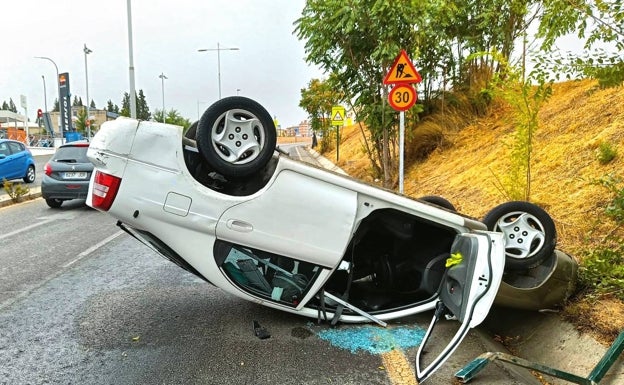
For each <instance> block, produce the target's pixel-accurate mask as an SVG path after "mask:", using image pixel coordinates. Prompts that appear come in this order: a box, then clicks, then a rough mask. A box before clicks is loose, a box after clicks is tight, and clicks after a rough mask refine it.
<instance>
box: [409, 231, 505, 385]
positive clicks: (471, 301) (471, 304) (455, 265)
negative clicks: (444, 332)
mask: <svg viewBox="0 0 624 385" xmlns="http://www.w3.org/2000/svg"><path fill="white" fill-rule="evenodd" d="M503 248H504V240H503V238H502V235H501V234H499V233H491V232H479V233H474V234H461V235H458V236H457V237H456V238H455V241H454V242H453V245H452V246H451V256H450V258H449V259H448V260H447V264H446V266H447V271H446V273H445V276H444V278H443V280H442V284H441V286H440V289H439V292H438V296H439V298H438V302H437V304H436V310H435V314H434V316H433V319H432V321H431V324H430V325H429V329H428V330H427V333H426V334H425V337H424V338H423V341H422V343H421V344H420V347H419V348H418V353H417V354H416V379H417V380H418V382H419V383H422V382H423V381H424V380H426V379H427V378H429V376H430V375H431V374H432V373H434V372H435V371H436V370H437V369H438V368H439V367H440V366H441V365H442V364H443V363H444V362H445V361H446V360H447V359H448V358H449V357H450V356H451V354H453V352H454V351H455V349H457V347H458V346H459V344H460V343H461V341H462V340H463V339H464V337H465V336H466V334H468V331H470V329H472V328H474V327H476V326H477V325H479V324H480V323H481V322H483V320H484V319H485V317H486V316H487V314H488V312H489V311H490V307H491V306H492V303H493V302H494V297H495V296H496V292H497V291H498V287H499V286H500V283H501V280H502V277H503V270H504V265H505V253H504V249H503ZM443 316H446V318H448V319H456V320H457V321H459V322H460V324H461V325H460V326H459V329H458V330H457V332H456V333H455V335H454V336H453V338H452V339H451V341H450V342H449V343H448V345H446V347H444V349H443V350H442V351H441V353H440V354H439V355H438V356H437V357H436V358H435V359H434V360H433V361H431V362H430V363H429V365H428V366H426V367H425V368H424V369H423V370H421V368H420V363H421V354H422V352H423V351H424V347H425V345H426V344H427V341H428V340H429V337H430V336H431V333H432V331H433V329H434V326H435V325H436V323H437V322H438V321H439V320H440V318H442V317H443Z"/></svg>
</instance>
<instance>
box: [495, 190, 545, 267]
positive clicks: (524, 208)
mask: <svg viewBox="0 0 624 385" xmlns="http://www.w3.org/2000/svg"><path fill="white" fill-rule="evenodd" d="M483 223H484V224H485V225H486V226H487V228H488V230H491V231H498V232H502V233H503V234H504V235H505V267H506V268H508V269H509V270H526V269H530V268H532V267H535V266H537V265H539V264H540V263H542V262H543V261H544V260H545V259H546V258H548V257H550V256H551V255H552V254H553V252H554V251H555V246H556V245H557V231H556V229H555V222H554V221H553V220H552V218H551V217H550V215H548V213H547V212H546V211H544V210H543V209H542V208H540V207H538V206H536V205H534V204H532V203H529V202H523V201H514V202H507V203H503V204H502V205H499V206H496V207H495V208H493V209H492V210H491V211H490V212H489V213H487V214H486V215H485V217H484V218H483Z"/></svg>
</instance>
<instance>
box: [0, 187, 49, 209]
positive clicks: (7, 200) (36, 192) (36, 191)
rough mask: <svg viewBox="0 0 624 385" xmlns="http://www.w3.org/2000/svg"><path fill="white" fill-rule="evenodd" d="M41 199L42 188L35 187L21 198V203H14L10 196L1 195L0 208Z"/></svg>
mask: <svg viewBox="0 0 624 385" xmlns="http://www.w3.org/2000/svg"><path fill="white" fill-rule="evenodd" d="M40 197H41V187H33V188H32V189H30V192H29V193H28V194H26V195H24V196H22V197H21V200H20V201H19V202H13V200H12V199H11V197H10V196H9V195H8V194H2V195H0V208H2V207H7V206H11V205H16V204H20V203H24V202H28V201H31V200H34V199H37V198H40Z"/></svg>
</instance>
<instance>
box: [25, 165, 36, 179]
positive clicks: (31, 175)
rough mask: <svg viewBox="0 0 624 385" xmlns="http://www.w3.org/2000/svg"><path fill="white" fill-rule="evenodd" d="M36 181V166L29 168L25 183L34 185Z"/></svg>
mask: <svg viewBox="0 0 624 385" xmlns="http://www.w3.org/2000/svg"><path fill="white" fill-rule="evenodd" d="M34 181H35V166H32V165H31V166H28V170H26V175H25V176H24V182H25V183H32V182H34Z"/></svg>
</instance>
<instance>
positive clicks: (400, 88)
mask: <svg viewBox="0 0 624 385" xmlns="http://www.w3.org/2000/svg"><path fill="white" fill-rule="evenodd" d="M388 101H389V102H390V105H391V106H392V108H394V109H395V110H397V111H405V110H409V109H410V108H412V106H413V105H414V103H416V91H414V87H412V86H411V85H410V84H398V85H397V86H396V87H394V88H393V89H391V90H390V93H389V94H388Z"/></svg>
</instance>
